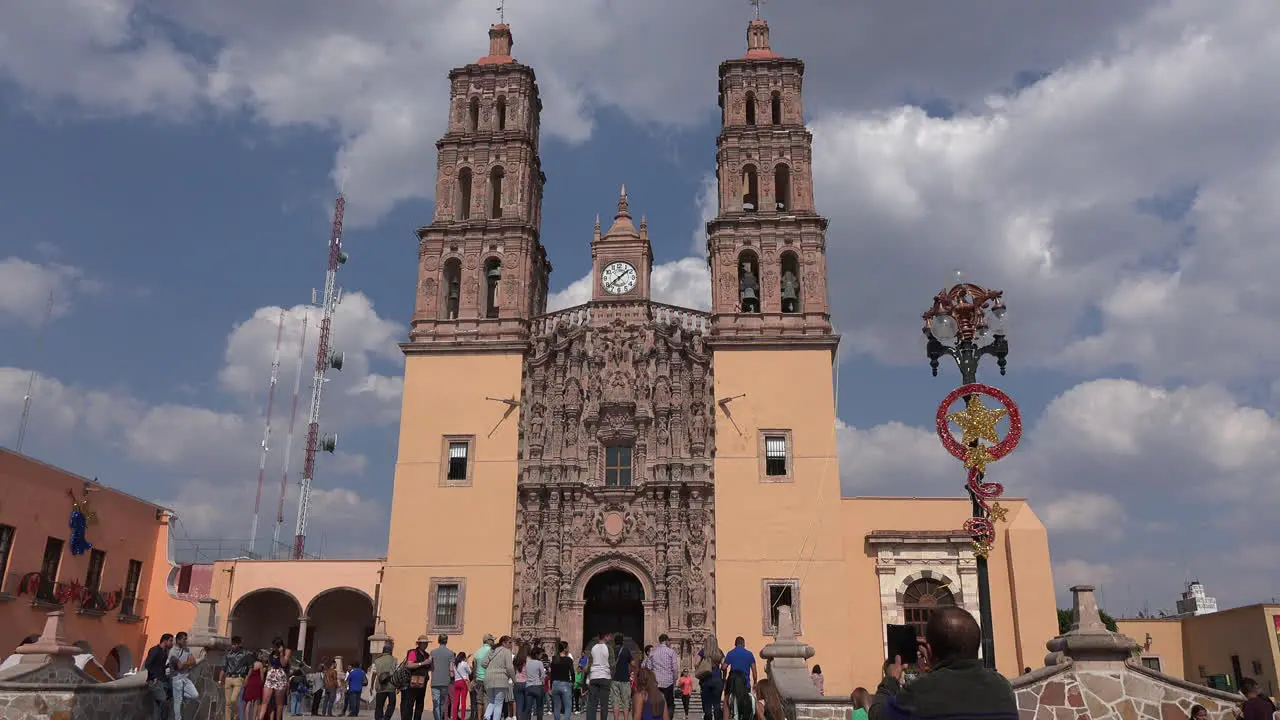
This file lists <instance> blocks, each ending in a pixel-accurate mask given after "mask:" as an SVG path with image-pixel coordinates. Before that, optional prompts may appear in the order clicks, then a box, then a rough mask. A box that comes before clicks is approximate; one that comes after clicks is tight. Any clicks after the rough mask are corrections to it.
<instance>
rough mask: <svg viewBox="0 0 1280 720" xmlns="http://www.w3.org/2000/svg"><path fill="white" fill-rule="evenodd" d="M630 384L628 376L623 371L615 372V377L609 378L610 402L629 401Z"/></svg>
mask: <svg viewBox="0 0 1280 720" xmlns="http://www.w3.org/2000/svg"><path fill="white" fill-rule="evenodd" d="M629 386H630V383H628V382H627V374H626V373H624V372H622V371H621V370H615V371H614V373H613V375H610V376H609V399H610V400H629V399H631V391H630V390H629Z"/></svg>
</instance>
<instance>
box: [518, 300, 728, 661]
mask: <svg viewBox="0 0 1280 720" xmlns="http://www.w3.org/2000/svg"><path fill="white" fill-rule="evenodd" d="M571 313H578V315H576V316H577V317H581V316H582V315H583V314H582V309H581V308H574V309H571V310H567V311H563V313H562V314H558V315H561V316H562V317H563V316H567V315H569V314H571ZM587 315H589V318H590V319H589V320H587V321H586V322H581V323H579V324H576V325H572V324H571V323H569V322H552V321H549V322H546V323H545V324H543V325H541V326H542V327H550V328H554V329H553V330H551V331H548V332H546V333H543V334H542V335H540V336H538V337H536V338H534V342H533V343H532V349H531V350H530V353H529V354H528V355H527V356H526V359H525V382H524V387H523V391H522V393H523V399H522V401H521V416H520V477H519V482H518V486H519V490H518V503H517V509H516V522H517V534H516V538H517V540H516V543H517V547H516V558H517V562H516V568H515V598H514V618H513V620H514V625H515V628H516V635H517V636H518V637H519V638H521V639H523V640H529V641H538V642H543V643H546V644H548V645H549V644H550V643H552V642H554V641H555V640H559V639H564V640H567V641H569V643H570V647H572V648H574V649H575V651H576V650H577V649H578V648H580V647H582V643H583V640H584V638H583V637H582V633H583V609H584V602H585V596H584V589H585V587H586V583H587V581H588V580H590V578H591V577H592V576H594V575H596V574H597V573H599V572H602V571H604V570H608V569H620V570H625V571H626V572H629V573H631V574H633V575H636V577H637V580H639V581H640V584H641V585H642V586H643V587H644V588H645V598H644V628H645V629H644V634H645V637H644V638H637V641H641V640H643V641H644V642H648V643H653V642H656V638H657V636H658V635H659V634H660V633H664V632H665V633H667V634H668V635H669V636H670V637H671V639H672V645H673V647H676V648H678V649H680V650H682V651H685V652H687V653H689V658H688V659H689V661H690V662H691V661H692V653H693V652H696V647H697V646H698V645H699V644H700V643H701V642H702V640H703V638H704V637H705V636H706V634H708V633H709V632H710V629H711V628H712V627H713V625H714V622H715V615H714V609H715V600H714V597H713V594H714V587H715V583H714V570H713V568H714V559H715V543H714V538H715V510H714V497H713V484H712V455H713V454H714V452H715V427H714V423H715V415H714V413H712V412H710V408H713V407H714V404H713V398H712V392H713V388H712V375H711V358H710V355H709V354H708V353H707V352H706V350H705V347H704V343H703V337H702V334H701V332H700V331H699V330H696V329H688V328H686V327H681V326H680V325H678V324H668V323H664V322H660V321H658V320H656V319H655V318H654V315H655V313H654V307H653V306H651V305H648V304H646V303H629V304H627V305H600V306H592V307H591V308H590V312H589V313H587ZM553 317H554V316H553ZM610 448H614V450H613V451H611V450H610ZM622 449H625V450H622ZM620 458H621V459H620ZM627 458H629V462H627V461H626V460H627ZM624 469H625V472H623V470H624Z"/></svg>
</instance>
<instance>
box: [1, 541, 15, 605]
mask: <svg viewBox="0 0 1280 720" xmlns="http://www.w3.org/2000/svg"><path fill="white" fill-rule="evenodd" d="M15 532H17V531H16V530H15V529H14V527H13V526H12V525H0V593H3V592H5V590H6V589H5V582H4V580H5V577H6V576H7V575H8V574H9V555H11V554H12V553H13V536H14V533H15Z"/></svg>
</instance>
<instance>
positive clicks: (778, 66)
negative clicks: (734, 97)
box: [720, 57, 804, 78]
mask: <svg viewBox="0 0 1280 720" xmlns="http://www.w3.org/2000/svg"><path fill="white" fill-rule="evenodd" d="M758 69H767V70H791V71H794V72H795V73H796V74H798V75H801V76H803V75H804V61H803V60H801V59H799V58H785V57H771V58H734V59H732V60H725V61H723V62H721V63H720V77H722V78H723V77H724V76H725V75H728V74H729V72H730V71H733V70H748V71H750V70H758Z"/></svg>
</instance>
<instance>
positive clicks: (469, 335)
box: [406, 24, 551, 352]
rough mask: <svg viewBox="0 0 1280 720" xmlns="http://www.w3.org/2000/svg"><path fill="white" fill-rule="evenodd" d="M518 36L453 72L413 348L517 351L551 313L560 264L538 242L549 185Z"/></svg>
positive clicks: (502, 38)
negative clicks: (552, 282) (533, 325)
mask: <svg viewBox="0 0 1280 720" xmlns="http://www.w3.org/2000/svg"><path fill="white" fill-rule="evenodd" d="M512 44H513V40H512V35H511V28H510V27H509V26H507V25H506V24H498V25H494V26H492V27H491V28H490V29H489V54H488V55H486V56H484V57H482V58H480V59H479V60H477V61H476V62H474V63H472V64H470V65H466V66H463V67H460V68H455V69H454V70H452V71H451V72H450V73H449V82H450V86H451V91H450V102H449V126H448V131H447V132H446V133H445V135H444V137H442V138H440V140H439V141H438V142H436V149H437V155H436V158H437V159H436V165H437V170H436V205H435V217H434V218H433V220H432V223H431V224H430V225H428V226H426V227H422V228H419V229H418V292H417V299H416V302H415V305H414V312H413V321H412V329H411V331H410V334H409V343H408V344H407V345H406V348H407V349H408V348H412V349H413V351H419V352H449V351H458V350H460V351H464V352H466V351H467V350H468V349H469V348H475V347H476V346H477V344H484V345H486V346H488V347H491V348H493V349H496V348H498V347H503V348H509V349H514V348H517V347H520V346H522V345H523V343H525V342H526V341H527V340H528V321H529V318H531V317H533V316H534V315H537V314H540V313H542V312H543V311H544V309H545V306H546V300H547V282H548V275H549V274H550V272H551V265H550V263H548V262H547V256H546V251H545V250H544V249H543V247H542V243H541V241H540V239H539V232H540V228H541V225H542V188H543V185H544V184H545V183H546V176H545V175H544V174H543V172H542V160H541V158H540V157H539V155H538V134H539V124H540V113H541V111H542V101H541V100H540V99H539V97H538V84H537V81H536V80H535V78H534V73H533V69H532V68H530V67H529V66H527V65H523V64H521V63H519V62H517V61H516V60H515V58H513V57H512V56H511V47H512Z"/></svg>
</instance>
